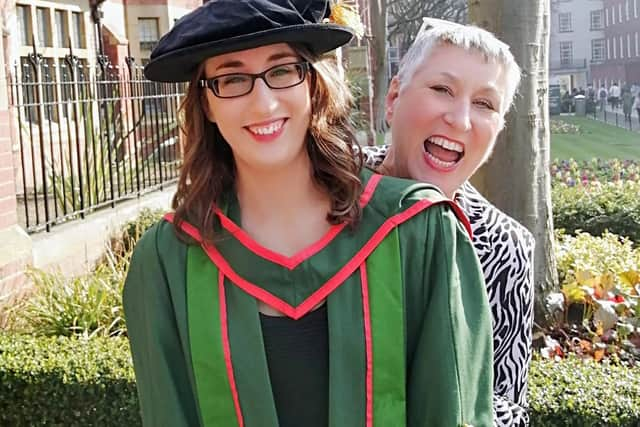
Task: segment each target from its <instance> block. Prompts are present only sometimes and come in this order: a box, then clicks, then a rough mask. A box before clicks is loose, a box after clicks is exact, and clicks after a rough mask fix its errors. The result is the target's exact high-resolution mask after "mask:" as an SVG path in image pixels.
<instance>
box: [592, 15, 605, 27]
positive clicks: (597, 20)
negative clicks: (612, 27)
mask: <svg viewBox="0 0 640 427" xmlns="http://www.w3.org/2000/svg"><path fill="white" fill-rule="evenodd" d="M602 15H603V13H602V10H592V11H591V31H595V30H602V29H603V28H604V25H603V24H604V22H602V21H603V19H602Z"/></svg>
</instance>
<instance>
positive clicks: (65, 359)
mask: <svg viewBox="0 0 640 427" xmlns="http://www.w3.org/2000/svg"><path fill="white" fill-rule="evenodd" d="M0 425H2V426H11V427H22V426H29V427H31V426H49V427H53V426H60V427H62V426H64V427H76V426H77V427H80V426H101V427H110V426H114V427H115V426H127V427H129V426H139V425H141V421H140V417H139V408H138V399H137V395H136V387H135V381H134V376H133V370H132V368H131V355H130V352H129V345H128V342H127V340H126V339H125V338H92V339H89V340H85V339H81V338H66V337H35V336H27V335H15V334H0Z"/></svg>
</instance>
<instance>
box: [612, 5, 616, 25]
mask: <svg viewBox="0 0 640 427" xmlns="http://www.w3.org/2000/svg"><path fill="white" fill-rule="evenodd" d="M615 24H616V7H615V6H611V25H615Z"/></svg>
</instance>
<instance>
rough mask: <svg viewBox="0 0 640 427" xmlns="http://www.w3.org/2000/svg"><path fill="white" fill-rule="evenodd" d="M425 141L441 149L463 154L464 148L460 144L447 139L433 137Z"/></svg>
mask: <svg viewBox="0 0 640 427" xmlns="http://www.w3.org/2000/svg"><path fill="white" fill-rule="evenodd" d="M427 141H429V142H430V143H432V144H435V145H438V146H440V147H442V148H446V149H447V150H451V151H456V152H458V153H462V152H464V146H463V145H462V144H460V143H457V142H453V141H449V140H448V139H445V138H440V137H438V136H434V137H431V138H428V139H427Z"/></svg>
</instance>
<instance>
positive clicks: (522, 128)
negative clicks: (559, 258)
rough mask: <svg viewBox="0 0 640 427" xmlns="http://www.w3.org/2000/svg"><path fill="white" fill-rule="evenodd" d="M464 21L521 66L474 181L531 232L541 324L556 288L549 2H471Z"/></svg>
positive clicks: (538, 319) (536, 303)
mask: <svg viewBox="0 0 640 427" xmlns="http://www.w3.org/2000/svg"><path fill="white" fill-rule="evenodd" d="M469 21H470V22H471V23H476V24H477V25H479V26H482V27H484V28H486V29H488V30H490V31H492V32H494V33H495V34H496V35H497V36H498V37H499V38H500V39H501V40H503V41H504V42H505V43H507V44H509V46H511V50H512V52H513V54H514V56H515V58H516V61H517V62H518V64H519V65H520V66H521V67H522V71H523V75H522V82H521V84H520V95H519V96H517V97H516V101H515V105H514V107H513V109H512V110H511V112H510V113H509V115H508V116H507V122H506V127H505V130H504V131H503V132H502V134H501V136H500V138H499V141H498V142H497V144H496V148H495V150H494V153H493V155H492V157H491V159H490V160H489V161H488V162H487V164H486V165H485V166H484V167H483V168H482V170H481V171H480V172H479V176H478V177H474V180H473V181H474V183H475V184H476V185H477V186H478V187H479V190H480V191H481V192H483V193H484V194H485V196H486V197H487V198H488V199H489V200H491V201H492V202H493V203H494V204H495V205H496V206H498V208H500V209H502V210H503V211H505V212H506V213H508V214H509V215H511V216H512V217H514V218H515V219H516V220H518V221H519V222H520V223H522V224H523V225H524V226H525V227H527V228H528V229H529V231H531V232H532V233H533V235H534V237H535V239H536V250H535V255H534V256H535V269H534V274H535V278H534V280H535V292H536V300H535V317H536V321H537V322H538V323H545V321H546V317H547V316H546V315H547V312H546V307H545V303H544V301H545V297H546V295H548V294H549V292H551V291H552V290H555V289H556V288H557V286H558V285H557V283H558V277H557V270H556V262H555V256H554V251H553V216H552V210H551V178H550V175H549V158H550V139H549V128H548V123H549V117H548V105H547V88H548V49H549V0H527V1H513V0H486V1H485V0H470V2H469Z"/></svg>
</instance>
